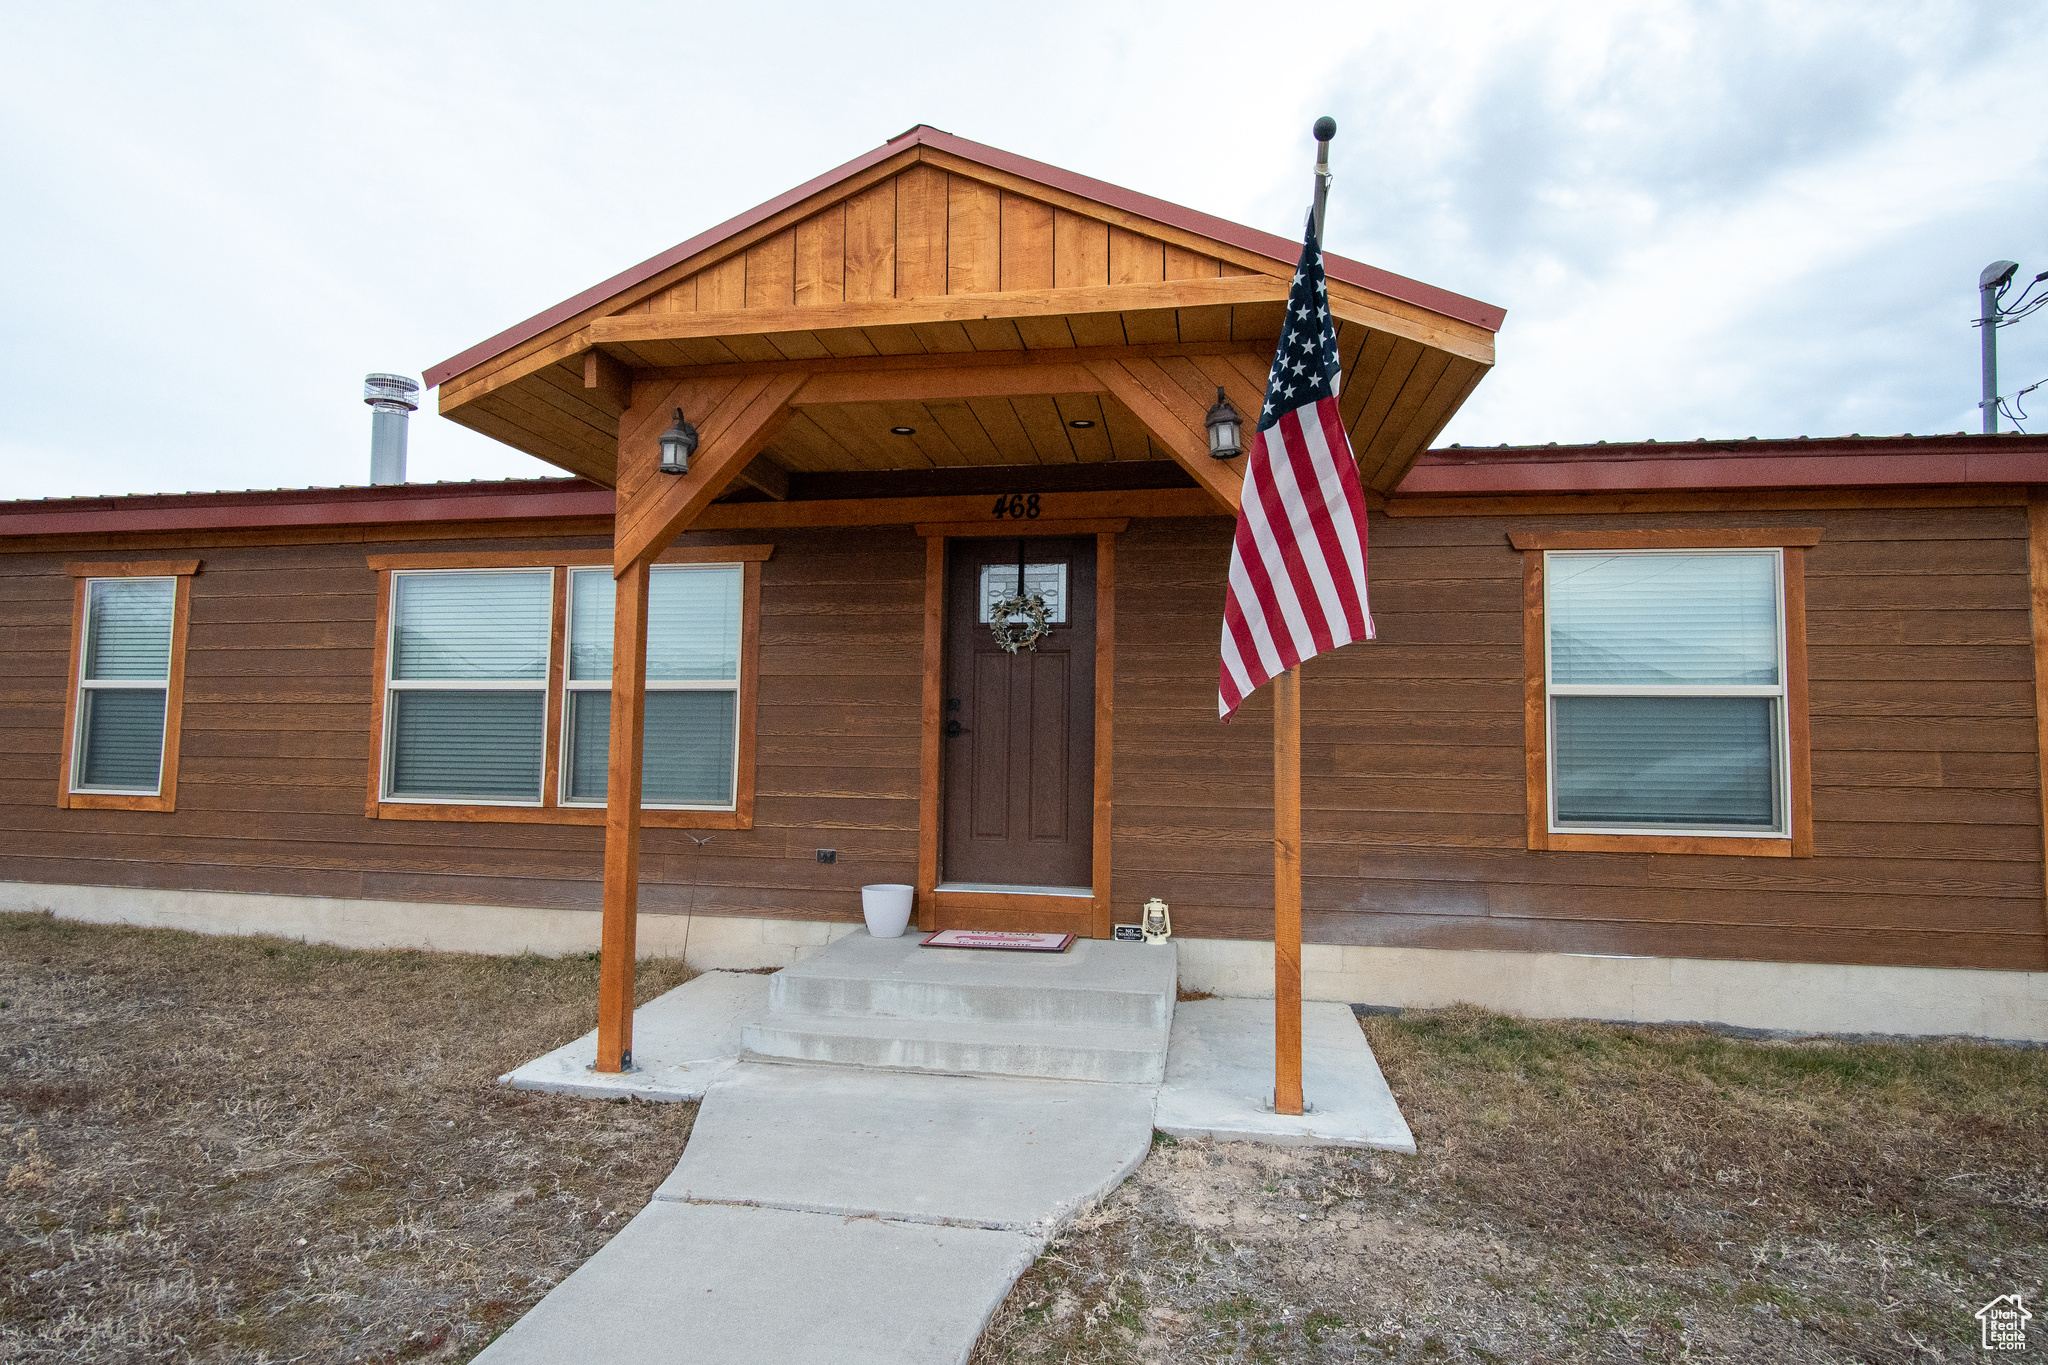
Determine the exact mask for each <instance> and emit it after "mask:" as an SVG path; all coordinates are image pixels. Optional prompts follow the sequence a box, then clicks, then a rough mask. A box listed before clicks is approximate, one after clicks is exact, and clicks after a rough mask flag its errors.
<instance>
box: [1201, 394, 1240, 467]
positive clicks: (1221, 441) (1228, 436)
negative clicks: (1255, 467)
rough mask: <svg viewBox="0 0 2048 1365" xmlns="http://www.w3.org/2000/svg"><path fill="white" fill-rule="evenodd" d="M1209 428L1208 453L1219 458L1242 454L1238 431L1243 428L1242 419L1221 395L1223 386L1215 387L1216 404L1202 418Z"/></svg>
mask: <svg viewBox="0 0 2048 1365" xmlns="http://www.w3.org/2000/svg"><path fill="white" fill-rule="evenodd" d="M1204 425H1206V426H1207V427H1208V428H1209V453H1210V454H1211V455H1213V456H1215V457H1216V458H1217V459H1219V460H1229V459H1234V458H1236V457H1237V456H1239V455H1242V454H1244V447H1243V446H1242V445H1240V444H1239V443H1238V442H1239V433H1240V432H1241V431H1242V430H1243V428H1244V419H1243V418H1241V417H1239V416H1238V415H1237V409H1236V408H1233V407H1232V406H1230V400H1229V399H1228V398H1225V397H1224V396H1223V388H1222V386H1221V385H1218V386H1217V388H1216V406H1215V407H1213V408H1210V409H1209V416H1208V417H1207V418H1206V419H1204Z"/></svg>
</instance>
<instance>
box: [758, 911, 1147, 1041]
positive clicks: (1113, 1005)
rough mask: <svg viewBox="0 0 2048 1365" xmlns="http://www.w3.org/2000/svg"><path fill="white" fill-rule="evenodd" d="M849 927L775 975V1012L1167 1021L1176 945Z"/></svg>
mask: <svg viewBox="0 0 2048 1365" xmlns="http://www.w3.org/2000/svg"><path fill="white" fill-rule="evenodd" d="M918 938H919V936H918V935H916V934H906V935H904V936H903V937H902V938H895V939H877V938H871V937H869V936H868V935H866V934H863V933H855V934H849V935H848V936H846V937H845V938H842V939H840V940H839V941H838V942H836V943H834V944H833V945H832V946H831V947H829V948H827V949H826V950H825V951H823V952H820V953H816V954H814V955H812V956H810V957H807V958H805V959H804V960H802V961H800V962H797V963H795V964H793V965H792V966H789V967H786V968H784V969H783V970H782V971H780V972H777V973H776V974H775V976H773V977H772V978H770V981H769V988H768V1008H769V1013H770V1014H771V1016H782V1015H802V1016H806V1017H818V1016H829V1017H835V1018H856V1019H859V1018H887V1019H925V1020H957V1021H960V1022H963V1023H992V1022H1015V1023H1037V1024H1055V1025H1065V1026H1069V1027H1076V1028H1086V1029H1090V1030H1093V1029H1102V1028H1107V1029H1166V1028H1168V1027H1169V1026H1170V1025H1171V1024H1172V1022H1173V1001H1174V988H1175V977H1176V970H1175V959H1174V953H1173V950H1172V949H1171V948H1167V947H1152V946H1149V945H1146V944H1130V943H1104V942H1097V941H1094V940H1090V939H1083V940H1081V941H1080V942H1078V943H1075V944H1074V945H1073V946H1072V947H1071V948H1069V949H1068V950H1067V951H1066V952H1064V953H1043V954H1040V953H1010V952H985V951H974V950H959V949H939V948H920V947H919V946H918Z"/></svg>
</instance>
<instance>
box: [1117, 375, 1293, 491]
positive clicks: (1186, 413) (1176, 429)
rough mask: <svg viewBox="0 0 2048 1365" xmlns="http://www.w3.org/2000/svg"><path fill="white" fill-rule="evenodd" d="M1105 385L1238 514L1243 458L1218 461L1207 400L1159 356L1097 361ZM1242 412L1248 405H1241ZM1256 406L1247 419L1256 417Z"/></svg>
mask: <svg viewBox="0 0 2048 1365" xmlns="http://www.w3.org/2000/svg"><path fill="white" fill-rule="evenodd" d="M1088 368H1089V370H1090V371H1091V372H1093V373H1094V375H1095V377H1096V379H1097V380H1099V381H1100V382H1101V385H1102V389H1103V391H1104V392H1106V393H1108V394H1109V395H1110V396H1111V397H1113V398H1115V399H1116V400H1117V401H1118V402H1120V403H1122V404H1123V405H1124V406H1125V407H1127V408H1129V409H1130V410H1131V415H1132V416H1133V417H1135V418H1137V419H1138V421H1139V423H1140V424H1142V425H1143V426H1144V428H1145V430H1146V432H1147V433H1149V434H1150V435H1151V437H1152V439H1153V440H1155V441H1157V442H1158V443H1159V444H1160V445H1162V446H1164V447H1165V448H1166V453H1167V454H1169V455H1171V456H1173V458H1174V461H1175V463H1177V464H1179V465H1180V467H1181V468H1182V469H1185V470H1186V471H1187V472H1188V474H1189V475H1190V476H1191V477H1192V478H1193V479H1194V481H1195V482H1196V483H1197V484H1200V485H1201V487H1202V489H1203V490H1204V491H1205V492H1207V493H1208V494H1209V496H1210V497H1212V498H1214V499H1215V500H1216V502H1217V504H1218V505H1219V506H1221V507H1222V508H1223V509H1224V510H1225V511H1227V512H1228V513H1230V515H1232V516H1236V515H1237V508H1238V500H1239V496H1240V492H1241V490H1242V488H1243V486H1244V457H1243V456H1242V455H1240V456H1238V457H1237V458H1236V459H1234V460H1219V459H1216V458H1214V457H1213V456H1211V455H1210V454H1209V433H1208V428H1207V427H1206V426H1205V425H1204V424H1203V418H1204V417H1205V416H1206V415H1207V413H1208V408H1207V406H1206V405H1203V404H1200V403H1197V402H1196V401H1195V400H1194V399H1193V398H1191V397H1189V396H1188V393H1187V391H1186V390H1185V389H1183V388H1182V387H1181V386H1180V385H1179V384H1176V383H1175V382H1174V381H1173V378H1172V376H1170V375H1168V374H1167V373H1166V371H1165V370H1163V369H1161V368H1160V366H1159V362H1157V361H1154V360H1125V361H1115V360H1097V361H1091V362H1090V363H1089V365H1088ZM1240 411H1243V409H1240ZM1257 412H1258V410H1257V407H1256V406H1254V407H1253V408H1252V409H1251V410H1250V411H1249V412H1246V413H1245V418H1246V421H1247V422H1250V421H1252V420H1255V419H1256V417H1257Z"/></svg>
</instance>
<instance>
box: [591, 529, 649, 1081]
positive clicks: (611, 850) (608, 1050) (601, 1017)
mask: <svg viewBox="0 0 2048 1365" xmlns="http://www.w3.org/2000/svg"><path fill="white" fill-rule="evenodd" d="M647 570H648V565H647V561H646V560H645V559H640V560H636V561H635V562H634V563H633V564H632V565H631V566H629V567H628V568H627V570H626V572H624V573H622V574H620V575H619V576H618V579H617V587H616V590H615V594H614V597H613V606H612V701H611V754H610V759H609V766H608V769H607V774H606V785H605V802H604V929H603V939H602V942H603V951H602V953H601V958H600V960H601V963H602V965H601V966H600V968H599V976H598V985H597V1069H598V1070H599V1071H614V1072H616V1071H624V1070H626V1069H627V1068H628V1067H630V1066H631V1065H632V1064H633V960H634V957H635V955H636V953H635V949H636V944H635V940H636V938H637V936H638V935H637V930H638V926H639V917H640V759H641V734H642V731H643V728H644V724H645V720H646V705H645V703H646V695H645V694H646V691H647V689H646V675H647Z"/></svg>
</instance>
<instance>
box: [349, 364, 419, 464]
mask: <svg viewBox="0 0 2048 1365" xmlns="http://www.w3.org/2000/svg"><path fill="white" fill-rule="evenodd" d="M419 391H420V386H419V385H418V384H415V383H413V381H412V380H410V379H407V378H406V377H405V376H404V375H402V374H371V375H365V376H363V401H364V402H365V403H368V404H369V405H370V482H371V483H404V482H405V428H406V423H407V419H409V418H410V417H411V416H412V415H413V413H414V411H415V410H417V409H418V407H419V405H420V404H419V400H418V399H417V398H415V397H414V396H413V395H415V394H417V393H418V392H419Z"/></svg>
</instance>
